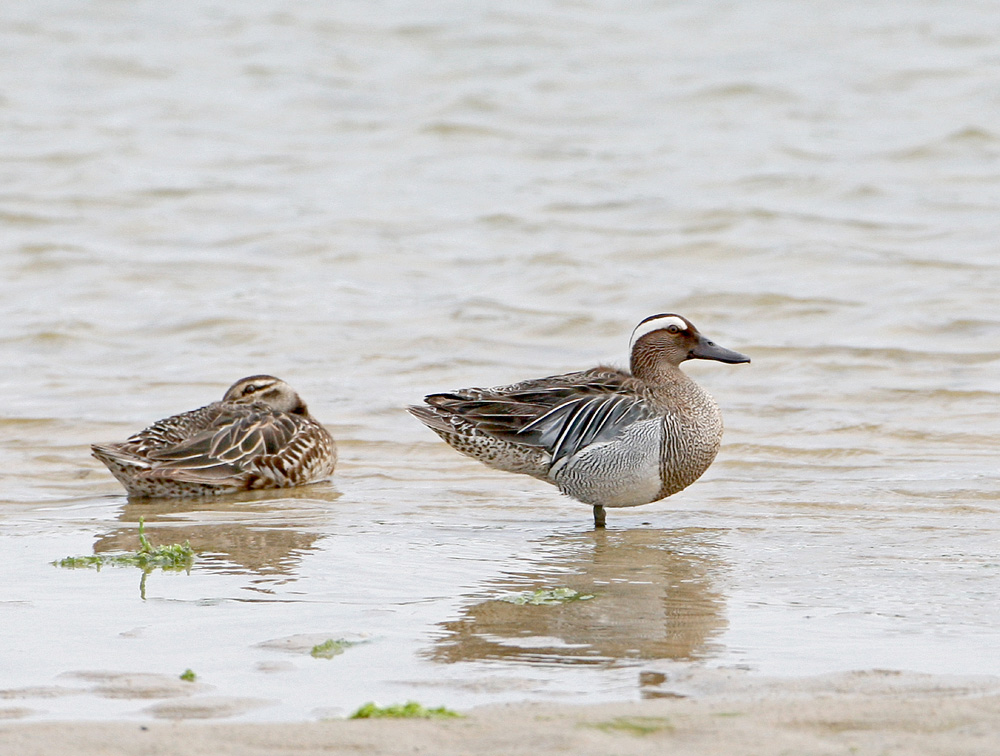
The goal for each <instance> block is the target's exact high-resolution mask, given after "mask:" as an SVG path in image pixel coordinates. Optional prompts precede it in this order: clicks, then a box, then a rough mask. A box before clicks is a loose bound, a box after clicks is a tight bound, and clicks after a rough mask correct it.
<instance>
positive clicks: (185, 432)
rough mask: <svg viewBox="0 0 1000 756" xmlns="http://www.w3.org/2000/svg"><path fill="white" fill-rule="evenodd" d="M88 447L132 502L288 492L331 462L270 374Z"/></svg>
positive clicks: (297, 400) (327, 443)
mask: <svg viewBox="0 0 1000 756" xmlns="http://www.w3.org/2000/svg"><path fill="white" fill-rule="evenodd" d="M91 449H92V450H93V452H94V456H95V457H97V458H98V459H99V460H101V462H103V463H104V464H105V465H107V467H108V469H109V470H111V474H112V475H114V476H115V477H116V478H117V479H118V480H119V482H120V483H121V484H122V485H123V486H125V490H126V491H128V493H129V495H130V496H136V497H159V496H169V497H181V496H184V497H193V496H211V495H215V494H224V493H232V492H235V491H248V490H256V489H263V488H289V487H292V486H300V485H304V484H306V483H312V482H314V481H317V480H320V479H322V478H325V477H327V476H328V475H330V474H331V473H332V472H333V469H334V467H335V465H336V463H337V447H336V444H335V443H334V441H333V437H332V436H331V435H330V434H329V432H328V431H327V430H326V428H324V427H323V426H322V425H320V424H319V423H318V422H317V421H316V420H314V419H313V417H312V416H311V415H310V414H309V410H308V409H307V407H306V404H305V402H303V401H302V399H301V397H299V395H298V394H297V393H296V392H295V391H294V390H293V389H292V387H291V386H289V385H288V384H287V383H285V382H284V381H282V380H280V379H278V378H275V377H274V376H271V375H251V376H249V377H247V378H242V379H241V380H238V381H236V383H234V384H233V385H232V386H230V387H229V390H228V391H226V394H225V396H223V397H222V401H221V402H213V403H212V404H209V405H207V406H205V407H201V408H200V409H196V410H191V411H190V412H184V413H182V414H180V415H174V416H172V417H168V418H166V419H165V420H160V421H159V422H156V423H153V424H152V425H151V426H149V427H148V428H146V429H145V430H142V431H139V432H138V433H136V434H135V435H134V436H132V437H130V438H129V439H128V440H126V441H123V442H121V443H110V444H94V445H93V446H92V447H91Z"/></svg>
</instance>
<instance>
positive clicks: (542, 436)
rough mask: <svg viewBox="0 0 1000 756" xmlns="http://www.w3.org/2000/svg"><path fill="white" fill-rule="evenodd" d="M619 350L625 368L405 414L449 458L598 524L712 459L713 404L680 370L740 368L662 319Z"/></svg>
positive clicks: (428, 402) (476, 393)
mask: <svg viewBox="0 0 1000 756" xmlns="http://www.w3.org/2000/svg"><path fill="white" fill-rule="evenodd" d="M630 351H631V365H630V367H631V371H630V372H626V371H623V370H618V369H616V368H611V367H596V368H592V369H591V370H584V371H582V372H578V373H567V374H565V375H555V376H551V377H549V378H539V379H536V380H528V381H522V382H521V383H515V384H514V385H512V386H502V387H499V388H469V389H461V390H458V391H454V392H451V393H446V394H431V395H429V396H427V397H426V398H425V400H424V401H425V404H424V405H420V406H415V407H410V413H411V414H413V415H414V416H415V417H416V418H417V419H418V420H420V421H421V422H423V423H424V424H425V425H427V426H428V427H429V428H430V429H431V430H433V431H434V432H435V433H437V434H438V435H439V436H440V437H441V438H442V439H444V440H445V441H446V442H447V443H448V444H449V445H451V446H452V447H454V448H455V449H457V450H458V451H460V452H462V453H464V454H467V455H469V456H470V457H473V458H474V459H477V460H479V461H480V462H483V463H484V464H487V465H489V466H490V467H495V468H497V469H499V470H506V471H507V472H515V473H524V474H526V475H531V476H533V477H536V478H539V479H541V480H544V481H547V482H549V483H553V484H555V485H556V486H558V487H559V490H560V491H562V492H563V493H564V494H567V495H569V496H572V497H573V498H574V499H578V500H579V501H582V502H584V503H586V504H591V505H592V506H593V507H594V524H595V526H597V527H604V523H605V511H604V508H605V507H634V506H638V505H640V504H648V503H650V502H653V501H659V500H660V499H663V498H665V497H667V496H670V495H671V494H674V493H677V492H678V491H680V490H681V489H683V488H686V487H687V486H689V485H690V484H691V483H693V482H694V481H696V480H697V479H698V478H699V477H701V474H702V473H704V472H705V470H707V469H708V466H709V465H710V464H712V460H714V459H715V455H716V454H718V452H719V447H720V444H721V441H722V414H721V413H720V411H719V407H718V405H716V403H715V401H714V400H713V399H712V397H711V396H710V395H709V394H708V392H707V391H705V390H704V389H703V388H701V386H699V385H698V384H697V383H695V382H694V381H693V380H691V379H690V378H689V377H688V376H687V375H686V374H685V373H684V372H683V371H681V369H680V364H681V363H682V362H684V361H685V360H691V359H700V360H716V361H718V362H727V363H740V362H750V358H749V357H745V356H744V355H742V354H740V353H739V352H734V351H732V350H731V349H725V348H723V347H720V346H718V345H717V344H715V343H714V342H712V341H709V340H708V339H707V338H705V337H704V336H702V334H701V333H699V331H698V329H697V328H695V327H694V325H693V324H692V323H691V322H690V321H689V320H687V319H686V318H683V317H681V316H680V315H674V314H669V313H668V314H662V315H653V316H651V317H648V318H646V319H645V320H643V321H642V322H641V323H639V325H638V326H636V328H635V330H634V331H633V333H632V340H631V344H630Z"/></svg>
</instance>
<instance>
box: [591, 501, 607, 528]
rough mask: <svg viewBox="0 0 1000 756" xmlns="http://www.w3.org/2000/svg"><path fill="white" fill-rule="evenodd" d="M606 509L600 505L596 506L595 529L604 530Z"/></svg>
mask: <svg viewBox="0 0 1000 756" xmlns="http://www.w3.org/2000/svg"><path fill="white" fill-rule="evenodd" d="M604 515H605V512H604V507H602V506H601V505H600V504H595V505H594V527H595V528H603V527H604Z"/></svg>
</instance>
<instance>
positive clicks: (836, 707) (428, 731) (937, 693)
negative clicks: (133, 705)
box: [0, 671, 1000, 756]
mask: <svg viewBox="0 0 1000 756" xmlns="http://www.w3.org/2000/svg"><path fill="white" fill-rule="evenodd" d="M699 684H700V685H702V686H703V687H706V688H716V692H712V693H707V694H705V695H700V696H696V697H691V698H661V699H655V700H647V701H642V702H633V703H617V704H606V705H592V706H561V705H551V704H516V705H508V706H487V707H480V708H477V709H473V710H471V711H469V712H467V713H466V716H464V717H463V718H461V719H454V720H439V721H428V720H342V719H341V720H328V721H320V722H301V723H281V724H231V723H230V724H207V723H194V722H191V721H186V722H153V723H140V722H128V723H126V722H103V723H65V722H45V723H40V722H32V723H23V724H18V723H8V724H5V725H3V726H2V727H0V753H4V754H8V753H9V754H19V756H41V755H42V754H45V755H46V756H47V755H48V754H61V753H73V754H75V755H76V756H98V755H99V754H100V755H103V754H108V753H114V754H120V755H121V756H130V755H131V754H136V755H137V756H138V755H139V754H143V756H145V755H146V754H150V753H158V754H166V753H171V754H172V753H183V754H185V755H186V756H198V755H199V754H213V755H215V754H240V755H241V756H256V755H257V754H260V755H261V756H263V755H265V754H266V755H268V756H281V755H282V754H296V755H297V756H308V755H310V754H320V753H323V754H329V753H365V754H387V755H388V754H393V755H394V754H414V753H433V754H438V755H439V756H449V755H450V754H456V755H458V754H462V756H465V755H466V754H471V753H475V754H479V755H480V756H490V755H491V754H497V755H498V756H499V755H500V754H503V755H504V756H511V755H513V754H563V753H571V754H575V755H577V756H588V755H589V754H594V755H595V756H597V755H598V754H600V756H606V754H609V753H614V754H623V755H624V754H654V753H655V754H662V753H670V754H699V756H708V755H711V754H720V755H722V754H725V755H726V756H729V755H730V754H789V753H794V754H797V755H798V756H804V755H809V754H840V753H844V754H848V753H849V754H860V755H862V756H863V755H864V754H879V755H880V756H885V755H887V754H907V755H910V754H947V755H948V756H956V755H958V754H991V755H992V754H996V753H997V751H998V746H1000V679H998V678H993V677H977V678H958V677H942V676H931V675H917V674H907V673H898V672H887V671H871V672H857V673H846V674H839V675H832V676H831V675H828V676H822V677H816V678H808V679H798V680H783V681H781V680H760V679H757V680H750V679H749V678H747V677H746V676H743V675H739V674H735V675H732V676H729V675H727V674H726V673H709V674H708V675H707V676H706V677H705V678H703V679H701V680H700V681H699Z"/></svg>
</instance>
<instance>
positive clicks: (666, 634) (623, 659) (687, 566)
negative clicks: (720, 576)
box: [430, 529, 726, 666]
mask: <svg viewBox="0 0 1000 756" xmlns="http://www.w3.org/2000/svg"><path fill="white" fill-rule="evenodd" d="M713 537H714V531H706V530H700V529H684V530H660V529H638V530H624V531H614V532H607V531H604V530H595V531H593V532H590V533H583V534H578V535H572V536H569V535H566V536H556V537H554V538H553V539H546V541H545V542H544V543H545V546H546V547H548V548H551V549H552V551H553V552H556V556H555V558H554V559H553V558H550V559H549V560H547V562H546V566H545V569H544V570H541V569H540V570H539V571H538V572H537V573H533V574H532V573H528V574H523V575H517V576H511V577H507V578H504V579H500V580H497V581H495V582H493V583H492V584H491V585H490V586H489V589H488V592H489V594H491V595H492V596H494V597H495V598H490V599H488V600H486V601H480V602H479V603H476V604H473V605H471V606H469V607H467V608H466V609H464V610H463V611H462V616H461V617H460V618H459V619H457V620H453V621H450V622H445V623H443V624H442V625H441V627H442V628H443V630H444V632H443V634H442V635H441V636H440V638H439V639H438V641H437V643H436V645H435V648H434V649H433V650H432V651H431V653H430V655H431V657H432V658H433V659H434V660H435V661H440V662H446V663H450V662H460V661H480V660H486V659H500V660H507V661H515V662H524V663H539V664H559V663H566V664H602V665H611V666H613V665H617V664H628V663H630V662H631V661H634V660H650V659H672V660H694V659H701V658H705V657H708V656H711V655H712V653H713V652H714V651H715V650H716V647H715V645H714V643H713V640H714V639H715V638H717V637H718V636H719V635H720V634H721V633H722V632H723V631H724V630H725V628H726V618H725V601H724V598H723V595H722V594H721V593H720V592H719V591H718V590H716V589H715V588H713V578H714V575H715V574H716V573H718V572H719V571H720V570H721V569H723V567H724V564H723V562H722V561H721V559H720V558H719V555H718V552H719V548H720V547H719V546H718V544H717V543H715V542H714V541H713ZM560 552H561V553H567V556H566V557H565V558H560V557H559V556H558V554H559V553H560ZM555 586H558V587H567V588H570V589H572V590H574V591H577V592H578V593H579V594H580V595H581V596H587V595H592V596H593V598H592V599H588V600H571V601H567V602H564V603H559V604H555V605H551V606H531V605H518V604H515V603H511V602H510V601H505V600H503V598H502V597H503V596H509V595H510V594H512V593H514V594H516V593H522V592H524V591H532V590H535V589H538V588H552V587H555ZM479 595H482V594H479Z"/></svg>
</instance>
